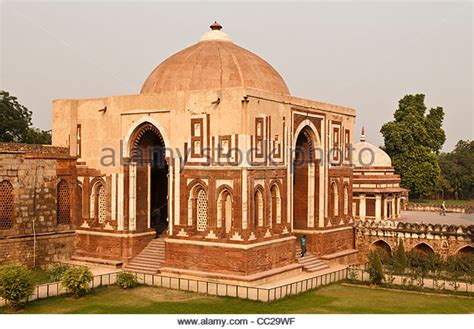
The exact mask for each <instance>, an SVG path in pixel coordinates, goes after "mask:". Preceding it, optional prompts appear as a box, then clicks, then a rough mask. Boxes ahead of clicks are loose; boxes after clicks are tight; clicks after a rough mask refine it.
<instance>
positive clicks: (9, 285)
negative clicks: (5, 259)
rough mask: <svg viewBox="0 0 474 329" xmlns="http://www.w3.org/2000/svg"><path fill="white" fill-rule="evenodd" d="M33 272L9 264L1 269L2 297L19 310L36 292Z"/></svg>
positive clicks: (0, 292)
mask: <svg viewBox="0 0 474 329" xmlns="http://www.w3.org/2000/svg"><path fill="white" fill-rule="evenodd" d="M34 287H35V285H34V283H33V278H32V275H31V272H30V271H29V270H28V269H27V268H26V267H25V266H23V265H18V264H7V265H3V266H1V267H0V297H2V298H3V299H5V300H6V301H7V302H8V305H9V306H11V307H12V308H14V309H17V308H19V307H21V306H22V305H23V303H24V302H25V300H26V299H27V298H28V297H29V296H31V294H32V293H33V290H34Z"/></svg>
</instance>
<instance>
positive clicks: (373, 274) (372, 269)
mask: <svg viewBox="0 0 474 329" xmlns="http://www.w3.org/2000/svg"><path fill="white" fill-rule="evenodd" d="M367 272H368V273H369V278H370V279H369V280H370V283H372V284H376V285H379V284H381V283H382V281H383V280H384V278H385V277H384V274H383V268H382V261H381V260H380V257H379V253H378V252H374V251H371V252H369V263H368V264H367Z"/></svg>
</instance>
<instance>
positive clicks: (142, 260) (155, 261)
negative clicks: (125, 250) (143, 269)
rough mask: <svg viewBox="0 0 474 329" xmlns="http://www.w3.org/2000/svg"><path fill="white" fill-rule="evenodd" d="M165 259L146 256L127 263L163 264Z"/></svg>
mask: <svg viewBox="0 0 474 329" xmlns="http://www.w3.org/2000/svg"><path fill="white" fill-rule="evenodd" d="M164 262H165V261H164V260H162V259H146V258H135V259H133V260H132V261H131V262H130V263H129V264H151V265H153V264H163V263H164Z"/></svg>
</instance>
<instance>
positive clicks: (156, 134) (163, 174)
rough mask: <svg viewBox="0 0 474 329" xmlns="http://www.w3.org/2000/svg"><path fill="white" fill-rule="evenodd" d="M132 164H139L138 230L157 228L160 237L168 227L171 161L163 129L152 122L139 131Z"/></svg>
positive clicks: (137, 185) (140, 127)
mask: <svg viewBox="0 0 474 329" xmlns="http://www.w3.org/2000/svg"><path fill="white" fill-rule="evenodd" d="M131 163H132V165H134V166H136V178H135V179H136V191H135V195H136V210H135V211H136V229H137V231H144V230H146V229H149V228H153V229H155V231H156V235H157V237H159V236H160V235H163V233H164V232H166V231H167V228H168V218H169V216H168V172H169V168H168V162H167V161H166V148H165V143H164V141H163V137H162V135H161V133H160V131H159V130H158V129H157V128H156V127H155V126H154V125H152V124H150V123H144V124H142V125H141V126H139V127H138V128H137V130H136V133H135V137H134V139H133V144H132V152H131Z"/></svg>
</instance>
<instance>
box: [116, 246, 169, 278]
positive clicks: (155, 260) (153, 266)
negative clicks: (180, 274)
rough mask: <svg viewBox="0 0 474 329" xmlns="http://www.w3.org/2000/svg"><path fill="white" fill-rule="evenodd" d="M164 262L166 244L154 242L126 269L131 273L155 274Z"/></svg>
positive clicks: (126, 266)
mask: <svg viewBox="0 0 474 329" xmlns="http://www.w3.org/2000/svg"><path fill="white" fill-rule="evenodd" d="M164 262H165V242H164V241H163V240H152V241H150V243H149V244H148V245H147V246H146V247H145V248H144V249H143V250H142V251H141V252H140V253H139V254H138V255H137V256H135V257H134V258H133V259H132V260H131V261H130V262H129V263H128V264H127V265H125V266H124V268H125V269H126V270H130V271H136V272H143V273H153V274H155V273H157V272H158V271H159V269H160V267H161V265H162V264H163V263H164Z"/></svg>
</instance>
